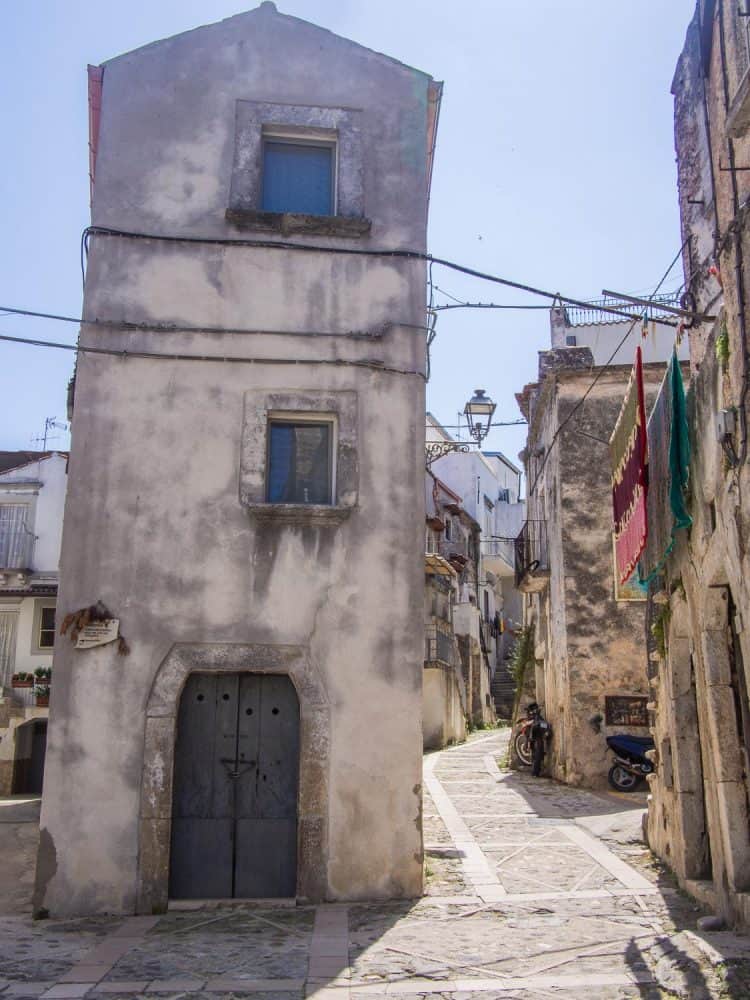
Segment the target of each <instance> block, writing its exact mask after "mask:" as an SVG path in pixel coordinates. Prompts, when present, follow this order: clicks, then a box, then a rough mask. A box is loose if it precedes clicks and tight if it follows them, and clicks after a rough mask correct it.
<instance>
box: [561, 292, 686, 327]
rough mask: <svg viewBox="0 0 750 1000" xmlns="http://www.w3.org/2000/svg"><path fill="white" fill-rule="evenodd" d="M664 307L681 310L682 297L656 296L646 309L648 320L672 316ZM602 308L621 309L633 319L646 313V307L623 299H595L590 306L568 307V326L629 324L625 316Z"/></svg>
mask: <svg viewBox="0 0 750 1000" xmlns="http://www.w3.org/2000/svg"><path fill="white" fill-rule="evenodd" d="M663 305H664V306H671V307H672V308H673V309H677V308H679V305H680V296H679V295H677V294H676V293H674V292H666V293H664V294H662V295H654V296H653V297H652V300H651V304H650V305H649V306H647V307H645V309H646V313H647V315H648V318H649V319H655V320H659V319H662V318H663V317H664V316H669V315H670V314H669V313H668V312H667V311H666V310H665V309H662V308H660V307H661V306H663ZM602 306H608V307H609V308H611V309H619V310H620V312H625V313H630V315H632V316H633V317H636V316H642V315H643V312H644V306H642V305H640V304H637V303H633V302H623V301H622V300H621V299H614V298H610V297H609V296H605V297H604V298H603V299H595V300H594V301H592V302H590V303H589V304H588V306H566V307H565V316H566V319H567V321H568V325H569V326H592V325H594V324H596V323H625V322H627V319H626V317H625V316H618V315H616V314H613V313H610V312H605V311H604V310H603V309H602Z"/></svg>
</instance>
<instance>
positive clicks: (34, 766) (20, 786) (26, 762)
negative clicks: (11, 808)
mask: <svg viewBox="0 0 750 1000" xmlns="http://www.w3.org/2000/svg"><path fill="white" fill-rule="evenodd" d="M15 739H16V745H15V759H14V764H13V785H12V791H13V794H14V795H41V794H42V784H43V782H44V758H45V756H46V754H47V720H46V719H33V720H31V721H30V722H25V723H24V724H23V725H21V726H19V727H18V728H17V729H16V734H15Z"/></svg>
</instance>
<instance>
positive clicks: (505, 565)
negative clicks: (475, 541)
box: [481, 538, 515, 577]
mask: <svg viewBox="0 0 750 1000" xmlns="http://www.w3.org/2000/svg"><path fill="white" fill-rule="evenodd" d="M514 544H515V542H514V540H513V539H511V538H483V539H482V541H481V545H482V561H483V562H484V568H485V570H488V571H489V572H490V573H494V574H495V576H500V577H509V576H513V571H514V565H515V562H514V555H513V553H514Z"/></svg>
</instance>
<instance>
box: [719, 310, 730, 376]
mask: <svg viewBox="0 0 750 1000" xmlns="http://www.w3.org/2000/svg"><path fill="white" fill-rule="evenodd" d="M716 360H717V361H718V362H719V364H720V365H721V367H722V370H723V371H726V370H727V365H728V364H729V331H728V330H727V324H726V322H724V323H722V324H721V332H720V333H719V336H718V337H717V338H716Z"/></svg>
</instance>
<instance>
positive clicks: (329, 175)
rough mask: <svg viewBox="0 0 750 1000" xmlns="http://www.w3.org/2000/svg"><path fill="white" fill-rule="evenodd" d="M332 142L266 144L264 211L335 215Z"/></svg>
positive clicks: (264, 154) (274, 142) (264, 146)
mask: <svg viewBox="0 0 750 1000" xmlns="http://www.w3.org/2000/svg"><path fill="white" fill-rule="evenodd" d="M334 152H335V147H334V145H333V144H331V143H316V144H308V143H301V142H292V141H282V140H276V139H274V140H271V139H267V140H266V141H265V142H264V143H263V195H262V209H263V211H264V212H299V213H302V214H305V215H334V214H335V210H334V205H333V188H334Z"/></svg>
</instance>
